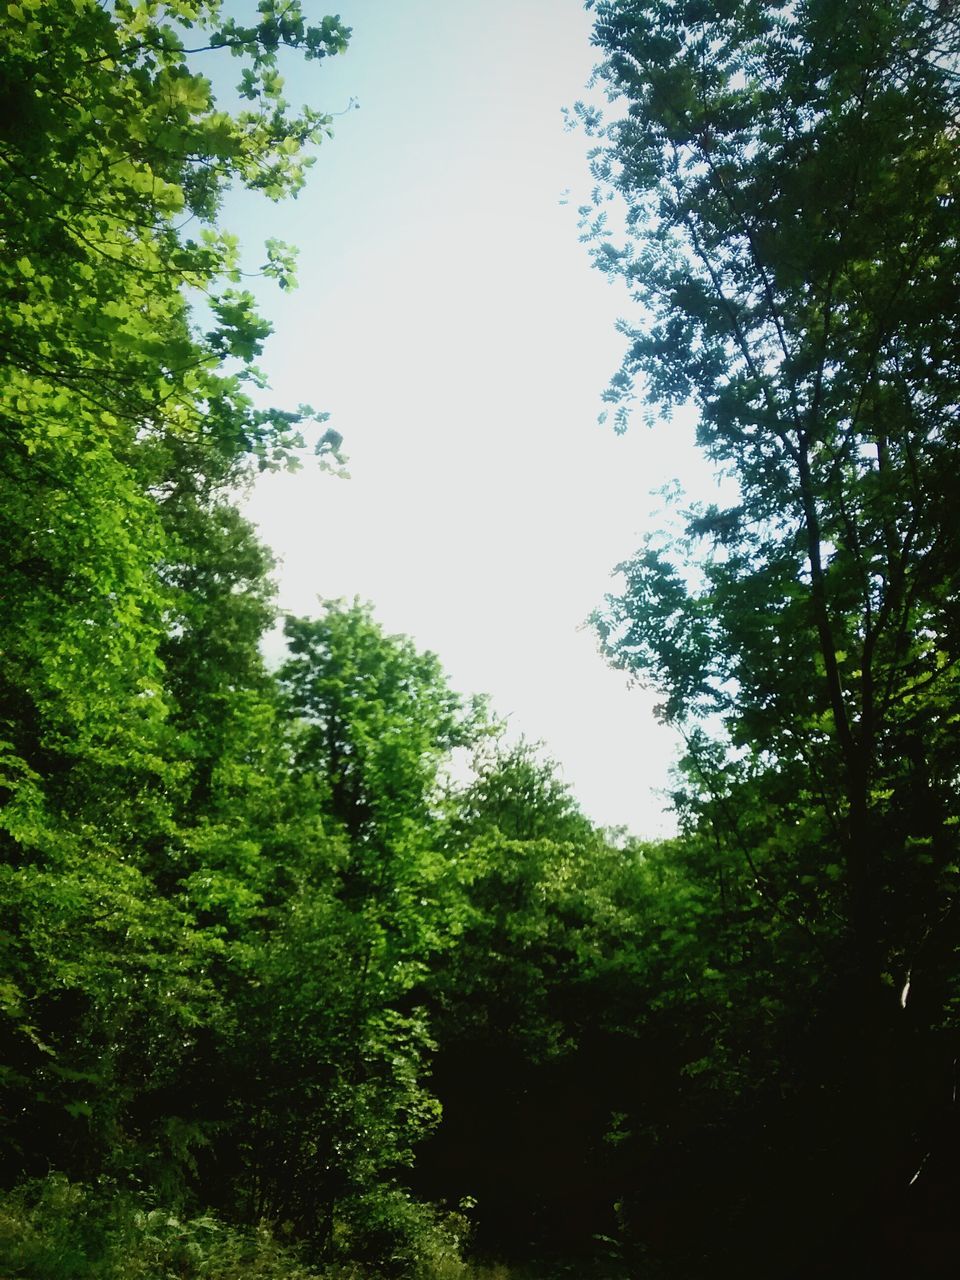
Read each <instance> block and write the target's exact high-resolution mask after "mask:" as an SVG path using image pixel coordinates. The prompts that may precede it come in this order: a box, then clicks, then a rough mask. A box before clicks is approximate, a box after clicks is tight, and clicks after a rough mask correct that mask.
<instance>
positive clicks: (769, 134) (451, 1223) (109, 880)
mask: <svg viewBox="0 0 960 1280" xmlns="http://www.w3.org/2000/svg"><path fill="white" fill-rule="evenodd" d="M518 2H519V3H522V0H518ZM587 7H588V9H590V10H591V20H592V22H593V37H592V38H593V47H594V53H595V62H596V71H595V73H594V80H593V83H592V85H591V86H590V95H588V96H585V97H584V98H583V100H582V101H581V102H579V103H577V104H576V105H575V106H574V107H572V108H571V110H570V113H569V116H570V122H571V125H572V126H573V127H576V128H577V129H579V130H581V131H582V132H583V134H584V135H585V136H586V137H588V138H589V140H590V142H589V145H590V148H591V150H590V160H589V163H590V166H591V181H592V183H593V184H594V186H593V198H592V200H591V201H590V202H588V203H587V204H585V205H584V206H583V207H582V208H581V210H580V225H581V235H582V237H583V240H584V246H585V247H584V250H583V252H584V253H585V254H589V255H592V258H593V261H594V263H595V265H596V267H597V268H598V269H599V270H600V271H602V272H605V273H607V274H608V275H609V276H611V277H612V278H615V279H617V280H619V281H621V282H623V283H624V284H625V286H626V288H627V289H628V290H629V295H630V298H631V299H632V311H631V313H630V315H629V316H628V317H627V318H626V319H625V320H624V322H623V324H622V326H621V328H622V347H623V352H624V356H623V363H622V366H621V368H620V370H619V372H617V373H616V374H615V376H614V377H613V379H612V381H611V383H610V385H609V387H608V388H607V390H606V392H604V390H603V388H602V387H598V388H597V398H598V401H599V400H600V399H601V397H603V401H604V402H605V403H606V406H607V410H608V413H609V418H608V429H610V430H617V431H623V430H626V429H627V428H628V426H629V428H630V429H631V430H646V429H648V427H649V428H651V429H653V430H656V431H669V429H670V427H669V418H670V414H671V412H672V411H674V410H680V409H681V408H683V407H684V406H689V405H693V406H694V407H695V409H696V413H697V421H698V428H697V430H698V442H699V446H700V448H701V449H702V451H703V452H704V454H705V455H706V456H707V457H708V458H709V459H710V461H711V462H712V463H713V464H714V465H715V466H716V467H717V469H718V470H719V471H720V472H722V473H723V474H724V475H725V476H726V477H728V478H729V480H730V482H731V483H733V484H735V491H736V497H735V499H734V502H733V505H729V506H711V505H700V506H696V505H694V506H691V508H690V509H689V510H687V511H686V512H685V513H684V523H683V528H682V529H681V530H680V531H679V532H675V533H668V532H663V533H651V534H650V535H649V536H648V537H647V538H646V540H645V541H644V543H643V544H642V545H641V546H640V547H639V548H638V549H636V550H634V551H633V552H632V553H630V548H624V554H625V555H626V556H627V558H626V559H625V560H624V562H623V564H622V565H621V566H620V578H619V582H620V583H621V587H620V588H619V589H618V590H617V591H615V592H613V593H612V594H611V595H609V596H608V597H607V598H606V600H605V602H604V603H602V604H600V605H599V606H598V608H597V611H596V614H595V616H594V618H593V626H594V628H595V631H596V634H597V637H598V642H599V644H600V646H601V649H602V652H603V653H604V655H605V657H606V659H607V660H608V661H609V662H610V663H611V664H612V665H613V666H615V667H617V668H620V669H622V670H623V671H625V672H627V673H629V674H630V675H631V676H632V677H633V678H634V679H635V680H637V681H639V682H640V683H641V684H643V685H645V686H646V687H648V688H652V689H655V690H656V691H657V694H658V697H659V698H660V703H659V715H660V716H661V717H662V719H663V720H664V721H665V722H666V723H669V724H671V725H673V726H675V727H676V728H677V729H678V730H679V732H680V733H681V734H682V738H683V742H684V743H685V748H684V753H683V756H682V758H681V759H680V760H679V761H678V764H677V767H676V771H675V782H674V787H673V793H672V797H671V800H672V805H673V810H674V812H675V817H676V834H675V835H673V836H670V837H669V838H662V839H644V838H641V837H639V836H637V835H631V834H629V833H627V832H624V831H622V830H611V829H604V828H600V827H598V826H596V825H595V824H594V823H593V822H591V821H590V820H589V819H588V818H587V817H586V816H585V815H584V812H583V811H582V810H581V808H580V806H579V805H578V803H577V800H576V798H575V796H574V795H573V794H572V792H571V790H570V788H569V787H568V785H567V784H566V783H565V781H564V779H563V776H562V773H561V770H560V768H559V766H557V765H556V764H555V763H554V762H553V761H552V760H551V759H550V758H549V756H548V754H546V752H545V751H544V750H543V749H541V748H539V747H538V746H537V745H535V744H534V743H532V742H530V741H528V740H526V739H524V740H520V741H517V740H516V739H515V738H511V737H509V736H506V735H505V733H504V725H503V723H502V722H501V721H500V720H499V719H498V716H497V713H496V710H495V709H494V708H493V707H492V706H491V704H490V703H489V702H488V701H487V700H485V699H484V698H478V697H474V696H470V697H468V696H465V695H462V694H460V693H458V692H457V691H456V690H454V689H453V688H452V687H451V684H450V682H449V680H448V678H447V676H446V674H445V672H444V669H443V666H442V665H441V661H440V660H439V659H438V658H437V657H436V656H434V655H433V654H432V653H429V652H424V651H421V650H420V649H419V648H418V646H417V645H416V644H415V643H414V642H413V641H411V640H410V639H408V638H406V637H404V636H400V635H393V634H389V632H388V631H387V630H386V629H385V628H384V627H383V626H382V625H381V624H380V623H379V622H378V620H377V617H376V613H375V609H374V608H373V607H372V606H369V605H366V604H364V603H361V602H360V601H356V600H355V601H352V602H351V601H347V600H332V601H327V602H325V603H324V604H323V605H322V606H319V607H318V609H317V612H316V614H315V616H306V617H300V616H286V617H285V618H283V619H282V623H283V627H284V633H285V638H286V653H285V657H284V659H283V660H282V661H281V662H280V663H273V662H272V661H271V662H268V661H267V659H266V658H265V657H264V647H263V642H264V637H265V636H266V635H267V634H268V633H269V632H270V631H271V629H272V628H273V627H274V626H275V625H276V623H277V621H278V607H277V604H276V599H275V588H274V575H275V565H274V561H273V559H272V557H271V553H270V551H269V549H268V548H267V547H266V546H264V545H263V544H262V543H261V541H260V540H259V539H258V536H257V532H256V530H255V528H254V527H253V526H252V524H251V523H250V522H249V521H248V520H247V519H246V518H245V517H244V515H243V514H242V510H241V502H240V495H241V494H242V492H243V490H244V488H245V486H248V485H249V484H250V483H251V482H252V479H253V478H254V477H255V476H256V475H257V474H258V473H260V472H263V471H265V470H277V469H284V468H295V467H318V466H319V467H324V468H328V469H329V470H331V471H334V472H336V471H337V470H339V469H341V468H342V465H343V455H342V452H341V451H342V449H344V448H345V449H349V440H348V441H347V442H346V443H344V441H343V440H341V437H340V435H339V434H338V432H337V431H336V430H334V429H333V427H332V426H330V425H328V423H327V420H326V418H325V415H324V414H323V413H322V412H317V411H315V410H314V409H313V408H311V407H309V406H305V405H301V406H296V407H291V406H287V407H273V406H272V405H271V403H270V395H269V389H268V388H267V387H266V385H265V377H264V375H263V373H262V371H261V370H260V369H259V367H258V364H257V361H258V359H259V357H260V356H261V354H262V352H263V349H264V344H265V343H266V342H267V340H268V339H269V336H270V332H271V325H270V322H269V321H268V320H267V319H266V318H265V317H264V315H263V314H262V313H261V310H260V307H259V304H258V303H257V300H256V299H255V297H254V293H253V292H252V290H251V288H250V282H249V280H248V279H247V278H246V276H245V274H244V271H243V269H242V259H241V256H240V246H239V244H238V241H237V239H236V237H235V236H234V235H232V234H231V232H230V231H229V230H228V229H227V228H226V227H225V226H223V225H221V212H222V207H223V203H224V200H225V198H226V196H227V194H228V193H229V192H230V190H231V189H236V188H246V189H248V190H250V191H252V192H255V193H259V194H260V196H261V197H262V199H263V200H266V201H277V200H282V199H284V198H286V197H289V196H293V195H295V194H296V193H297V191H298V190H299V189H300V188H301V187H302V186H303V184H304V183H305V182H306V181H307V180H308V170H309V168H310V165H311V163H312V161H313V153H314V150H315V148H316V145H317V144H318V143H323V144H324V145H326V141H325V140H326V138H327V136H328V135H329V134H330V133H331V132H332V129H333V123H334V122H333V121H332V120H331V118H330V117H329V116H327V115H324V114H322V113H321V112H319V111H317V110H314V109H312V108H306V109H301V108H300V107H297V106H294V105H291V103H290V102H289V101H287V99H286V98H285V95H284V80H283V75H282V74H281V67H282V65H283V64H284V60H285V59H291V58H293V59H305V60H307V61H312V62H316V63H318V64H319V73H320V76H321V78H322V72H323V64H324V63H325V62H326V61H327V60H329V59H331V58H338V59H339V58H349V57H350V56H351V55H350V41H351V32H350V31H349V30H348V29H347V28H346V26H345V25H344V24H343V23H342V22H341V20H340V19H339V18H337V17H335V16H320V17H310V16H309V15H308V14H306V13H305V12H304V10H303V9H302V8H301V4H300V0H259V4H258V5H257V6H256V7H255V8H254V7H253V6H252V5H251V6H250V12H249V13H241V9H242V8H244V6H241V5H240V4H237V5H232V4H231V5H221V3H220V0H111V2H110V3H106V2H102V3H100V2H98V0H16V2H15V3H10V4H8V5H6V7H5V9H4V11H3V14H2V15H0V32H2V40H0V245H2V250H3V251H2V255H0V289H2V293H3V306H2V309H0V433H2V453H0V556H2V561H3V567H2V583H3V588H2V592H0V806H2V808H0V956H2V968H0V1027H2V1030H0V1045H2V1056H0V1096H2V1102H0V1275H2V1276H3V1277H4V1278H5V1280H6V1278H8V1277H9V1280H201V1278H203V1280H371V1278H372V1277H383V1276H385V1277H394V1278H395V1280H510V1278H511V1277H512V1278H514V1280H553V1278H555V1277H564V1276H566V1277H577V1278H580V1277H590V1278H596V1280H601V1278H602V1280H627V1278H628V1277H629V1278H631V1280H701V1278H703V1280H706V1278H707V1277H710V1278H711V1280H712V1278H715V1277H726V1276H730V1277H734V1276H735V1277H738V1278H741V1280H743V1278H745V1280H751V1278H753V1277H756V1278H757V1280H769V1278H772V1277H778V1278H779V1277H785V1278H786V1277H804V1278H807V1277H831V1278H832V1277H836V1278H837V1280H839V1278H840V1277H843V1280H858V1278H859V1277H868V1276H869V1277H875V1276H884V1275H893V1276H899V1277H905V1278H914V1277H916V1278H922V1277H940V1276H943V1277H947V1276H951V1277H954V1276H956V1275H957V1274H958V1271H960V1219H958V1217H957V1213H956V1206H957V1204H958V1197H960V1113H958V1106H957V1090H958V1059H960V913H958V911H957V901H958V891H960V733H958V728H960V521H958V518H957V515H958V512H960V422H958V418H960V337H958V335H960V243H958V230H960V222H958V216H957V215H958V210H957V196H958V188H960V147H958V117H960V9H958V7H957V5H956V4H954V3H953V2H952V0H847V2H846V3H837V0H789V2H784V3H777V2H772V3H770V2H766V0H714V3H712V4H706V3H704V2H703V0H593V3H589V4H588V6H587ZM544 56H545V57H548V56H549V50H548V49H545V53H544ZM212 60H213V61H212ZM214 62H215V63H216V66H217V68H218V70H217V72H216V74H217V76H221V77H222V75H223V74H224V66H226V67H227V70H228V72H229V73H230V75H231V76H232V82H235V83H236V90H235V93H234V95H233V96H232V97H231V96H230V94H229V93H227V94H224V93H222V92H220V91H219V80H218V81H217V84H218V92H219V98H218V97H217V95H216V94H215V92H214V88H213V80H212V79H211V77H212V76H213V74H214V73H213V71H212V69H211V68H212V66H213V64H214ZM582 92H583V89H582V86H578V85H571V100H573V99H574V98H575V97H576V95H577V94H578V93H582ZM598 103H600V105H599V106H598V105H597V104H598ZM438 109H439V107H438ZM264 253H265V262H264V263H263V266H262V274H263V275H265V276H266V277H268V278H272V279H274V280H275V281H276V282H277V283H278V284H279V286H280V287H281V288H282V289H286V288H289V287H293V285H294V284H295V258H294V253H293V250H292V249H291V248H289V247H288V246H287V245H285V244H283V243H281V242H280V241H279V240H271V241H269V242H268V243H267V246H266V249H265V250H264ZM280 301H281V302H282V299H280ZM645 424H646V425H645ZM602 596H603V584H602V583H598V589H597V599H598V601H599V600H601V599H602ZM542 642H543V643H544V644H546V645H549V643H550V638H549V636H545V637H543V641H542ZM562 696H563V691H562V690H558V697H562ZM526 728H527V730H528V732H531V733H535V732H536V729H537V727H536V726H527V727H526ZM464 761H469V762H470V763H469V767H468V768H464V767H463V762H464Z"/></svg>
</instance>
